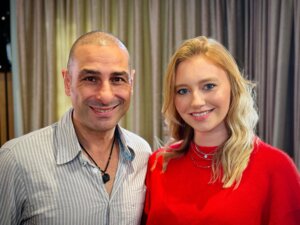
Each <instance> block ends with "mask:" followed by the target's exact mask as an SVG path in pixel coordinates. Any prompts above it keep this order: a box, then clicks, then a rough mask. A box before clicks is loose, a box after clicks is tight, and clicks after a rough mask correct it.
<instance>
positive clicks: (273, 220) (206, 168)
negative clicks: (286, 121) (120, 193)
mask: <svg viewBox="0 0 300 225" xmlns="http://www.w3.org/2000/svg"><path fill="white" fill-rule="evenodd" d="M253 86H254V85H253V84H252V83H251V82H250V81H248V80H246V79H245V78H243V76H242V75H241V73H240V71H239V69H238V66H237V64H236V62H235V60H234V59H233V57H232V56H231V54H230V53H229V52H228V51H227V50H226V49H225V48H224V47H223V46H222V45H221V44H219V43H218V42H216V41H214V40H212V39H207V38H206V37H197V38H194V39H190V40H187V41H185V42H184V43H183V44H182V45H181V46H180V47H179V49H178V50H177V51H176V52H175V54H174V55H173V57H172V59H171V62H170V63H169V65H168V70H167V74H166V80H165V96H164V104H163V109H162V112H163V114H164V116H165V118H166V122H167V125H168V127H169V131H170V137H171V141H170V143H168V144H167V145H166V146H165V147H163V148H161V149H159V150H158V151H156V152H155V153H154V154H153V155H152V156H151V158H150V160H149V166H148V174H147V179H146V186H147V194H146V203H145V208H144V215H143V224H147V225H154V224H163V225H167V224H170V225H171V224H172V225H177V224H189V225H190V224H203V225H223V224H230V225H264V224H281V225H282V224H284V225H296V224H300V176H299V172H298V171H297V168H296V167H295V165H294V164H293V161H292V160H291V159H290V158H289V157H288V156H287V155H286V154H285V153H284V152H283V151H280V150H279V149H276V148H275V147H272V146H270V145H268V144H266V143H264V142H263V141H262V140H260V139H259V138H258V137H257V136H255V132H254V130H255V126H256V123H257V120H258V115H257V112H256V108H255V103H254V101H253V98H252V94H253V93H254V91H253Z"/></svg>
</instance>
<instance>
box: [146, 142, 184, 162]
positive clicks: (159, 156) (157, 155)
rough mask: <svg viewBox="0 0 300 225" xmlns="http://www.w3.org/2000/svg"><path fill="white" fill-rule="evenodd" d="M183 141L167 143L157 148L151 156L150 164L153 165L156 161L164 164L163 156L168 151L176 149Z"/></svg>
mask: <svg viewBox="0 0 300 225" xmlns="http://www.w3.org/2000/svg"><path fill="white" fill-rule="evenodd" d="M181 143H182V142H181V141H178V142H175V143H172V144H166V145H164V146H162V147H160V148H158V149H156V150H155V151H154V152H153V153H152V154H151V156H150V158H149V164H150V165H153V164H154V163H159V164H162V162H163V156H164V154H165V153H166V152H171V151H176V149H178V148H179V147H180V145H181Z"/></svg>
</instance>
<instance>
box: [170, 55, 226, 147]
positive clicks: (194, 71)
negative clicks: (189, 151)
mask: <svg viewBox="0 0 300 225" xmlns="http://www.w3.org/2000/svg"><path fill="white" fill-rule="evenodd" d="M175 92H176V95H175V107H176V110H177V112H178V113H179V115H180V116H181V117H182V119H183V120H184V121H185V122H186V123H187V124H189V125H190V126H191V127H192V128H193V129H194V130H195V136H194V141H195V143H196V144H198V145H202V146H218V145H220V144H221V143H223V142H224V141H225V140H226V139H227V138H228V131H227V129H226V125H225V122H224V120H225V118H226V115H227V113H228V110H229V105H230V83H229V80H228V77H227V74H226V73H225V71H224V70H222V69H220V68H219V67H217V66H215V65H214V64H212V63H211V62H209V61H208V60H206V59H204V58H203V57H201V56H195V57H192V58H191V59H188V60H185V61H183V62H181V63H180V64H179V66H178V68H177V71H176V75H175Z"/></svg>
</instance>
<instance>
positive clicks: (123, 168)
mask: <svg viewBox="0 0 300 225" xmlns="http://www.w3.org/2000/svg"><path fill="white" fill-rule="evenodd" d="M62 75H63V80H64V87H65V93H66V95H67V96H69V97H70V99H71V102H72V108H71V109H70V110H69V111H68V112H66V113H65V115H63V117H62V118H61V120H60V121H59V122H57V123H55V124H53V125H51V126H48V127H45V128H43V129H40V130H37V131H34V132H32V133H29V134H27V135H24V136H22V137H19V138H16V139H13V140H11V141H9V142H7V143H5V144H4V145H3V146H2V147H1V150H0V203H1V207H0V224H1V225H2V224H3V225H4V224H5V225H8V224H26V225H31V224H32V225H33V224H35V225H50V224H51V225H58V224H62V225H68V224H70V225H76V224H78V225H96V224H98V225H100V224H103V225H104V224H111V225H118V224H120V225H122V224H128V225H135V224H139V223H140V218H141V213H142V209H143V203H144V198H145V187H144V179H145V173H146V169H147V168H146V167H147V161H148V157H149V155H150V153H151V149H150V146H149V144H148V143H147V142H146V141H145V140H144V139H142V138H141V137H139V136H137V135H136V134H133V133H131V132H130V131H128V130H125V129H124V128H122V127H120V125H118V123H119V121H120V119H121V118H122V117H123V116H124V114H125V113H126V112H127V110H128V108H129V105H130V98H131V95H132V89H133V78H134V70H133V69H131V65H130V57H129V53H128V50H127V48H126V47H125V46H124V44H123V43H122V42H121V41H120V40H119V39H117V38H116V37H114V36H112V35H111V34H108V33H103V32H99V31H93V32H90V33H86V34H84V35H82V36H81V37H79V38H78V39H77V40H76V41H75V43H74V44H73V46H72V48H71V51H70V54H69V60H68V65H67V69H64V70H62Z"/></svg>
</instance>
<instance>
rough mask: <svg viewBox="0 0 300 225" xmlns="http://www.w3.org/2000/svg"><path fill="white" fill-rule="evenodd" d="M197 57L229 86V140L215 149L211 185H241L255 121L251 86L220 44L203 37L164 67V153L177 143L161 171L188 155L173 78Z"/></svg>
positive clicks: (188, 134)
mask: <svg viewBox="0 0 300 225" xmlns="http://www.w3.org/2000/svg"><path fill="white" fill-rule="evenodd" d="M193 56H201V57H203V58H204V59H206V60H208V61H210V62H211V63H213V64H214V65H216V66H217V67H219V68H221V69H222V70H224V71H225V72H226V74H227V76H228V79H229V82H230V86H231V101H230V107H229V111H228V114H227V117H226V119H225V124H226V127H227V129H228V133H229V138H228V140H227V141H226V142H225V143H224V144H223V145H222V146H219V151H218V152H217V154H216V155H215V157H214V160H213V162H214V163H213V165H212V171H213V173H212V182H215V181H216V180H218V179H220V180H221V182H222V183H223V187H224V188H228V187H231V186H232V185H233V184H235V185H236V186H235V187H237V186H238V185H239V183H240V181H241V178H242V174H243V171H244V170H245V169H246V167H247V165H248V162H249V158H250V155H251V152H252V150H253V144H254V137H255V127H256V124H257V121H258V114H257V111H256V105H255V101H254V100H253V95H254V94H255V92H254V90H253V88H254V84H253V83H252V82H250V81H249V80H247V79H245V78H244V77H243V76H242V74H241V72H240V71H239V68H238V66H237V63H236V61H235V60H234V58H233V56H232V55H231V54H230V53H229V51H227V50H226V48H225V47H223V46H222V45H221V44H220V43H218V42H217V41H215V40H213V39H208V38H206V37H204V36H200V37H196V38H193V39H189V40H186V41H185V42H183V43H182V45H181V46H180V47H179V48H178V49H177V51H176V52H175V53H174V55H173V56H172V58H171V61H170V62H169V64H168V68H167V72H166V76H165V82H164V103H163V107H162V113H163V115H164V117H165V121H166V124H167V125H168V128H169V133H170V140H171V141H170V142H169V143H168V144H167V146H166V149H168V148H169V146H170V145H171V144H173V143H175V142H178V141H181V142H182V143H181V144H180V145H179V147H178V148H177V149H175V150H174V151H164V152H162V155H163V160H164V161H163V170H166V168H167V164H168V162H169V160H170V159H173V158H176V157H179V156H181V155H183V154H185V153H186V152H187V151H188V148H189V144H190V142H191V141H192V139H193V137H194V130H193V128H192V127H190V126H189V125H188V124H187V123H185V122H184V120H183V119H182V118H181V117H180V115H179V114H178V112H177V111H176V108H175V104H174V99H175V74H176V70H177V67H178V65H179V64H180V63H181V62H183V61H185V60H187V59H189V58H191V57H193Z"/></svg>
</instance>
